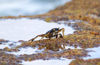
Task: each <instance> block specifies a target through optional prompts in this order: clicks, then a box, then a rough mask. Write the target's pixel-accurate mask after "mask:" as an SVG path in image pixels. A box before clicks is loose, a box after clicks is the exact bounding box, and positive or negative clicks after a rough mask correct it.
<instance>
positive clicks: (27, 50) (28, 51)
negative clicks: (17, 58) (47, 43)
mask: <svg viewBox="0 0 100 65" xmlns="http://www.w3.org/2000/svg"><path fill="white" fill-rule="evenodd" d="M19 50H20V51H18V52H7V53H9V54H14V55H24V54H27V55H31V54H36V53H41V52H42V51H43V50H44V49H41V50H39V49H38V48H32V47H27V48H20V49H19Z"/></svg>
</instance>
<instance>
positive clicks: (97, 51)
mask: <svg viewBox="0 0 100 65" xmlns="http://www.w3.org/2000/svg"><path fill="white" fill-rule="evenodd" d="M87 50H89V51H91V52H89V53H88V55H90V57H85V58H84V59H94V58H100V47H95V48H88V49H87Z"/></svg>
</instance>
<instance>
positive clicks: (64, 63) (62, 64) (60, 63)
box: [22, 59, 73, 65]
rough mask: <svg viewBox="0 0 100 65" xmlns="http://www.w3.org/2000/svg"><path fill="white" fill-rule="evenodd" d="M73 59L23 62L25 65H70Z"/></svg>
mask: <svg viewBox="0 0 100 65" xmlns="http://www.w3.org/2000/svg"><path fill="white" fill-rule="evenodd" d="M72 60H73V59H62V60H60V59H56V60H54V59H52V60H35V61H23V62H22V64H23V65H69V64H70V62H71V61H72Z"/></svg>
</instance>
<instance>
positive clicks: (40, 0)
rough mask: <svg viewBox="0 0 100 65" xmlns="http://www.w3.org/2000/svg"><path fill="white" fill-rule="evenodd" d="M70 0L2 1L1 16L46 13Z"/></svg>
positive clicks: (0, 4) (0, 2) (0, 3)
mask: <svg viewBox="0 0 100 65" xmlns="http://www.w3.org/2000/svg"><path fill="white" fill-rule="evenodd" d="M68 1H69V0H0V16H18V15H37V14H43V13H46V12H48V11H50V10H52V9H54V8H56V7H57V6H60V5H63V4H65V3H66V2H68Z"/></svg>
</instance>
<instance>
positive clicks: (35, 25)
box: [0, 18, 75, 41]
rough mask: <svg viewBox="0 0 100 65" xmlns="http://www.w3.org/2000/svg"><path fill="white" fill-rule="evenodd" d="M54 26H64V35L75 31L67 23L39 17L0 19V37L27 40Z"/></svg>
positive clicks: (11, 39)
mask: <svg viewBox="0 0 100 65" xmlns="http://www.w3.org/2000/svg"><path fill="white" fill-rule="evenodd" d="M56 27H59V28H65V35H67V34H72V33H73V32H74V31H75V30H74V29H73V28H72V27H69V26H67V25H64V24H57V23H53V22H52V23H47V22H45V21H44V20H40V19H27V18H23V19H6V20H0V39H7V40H10V41H18V40H25V41H27V40H29V39H31V38H34V37H35V36H37V35H39V34H45V33H46V32H47V31H48V30H50V29H52V28H56Z"/></svg>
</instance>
